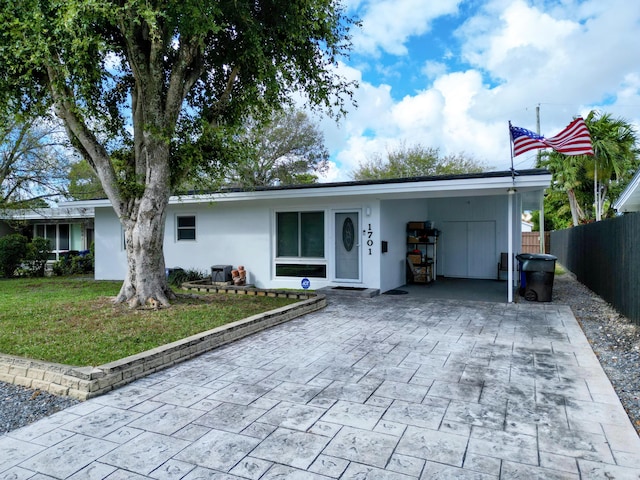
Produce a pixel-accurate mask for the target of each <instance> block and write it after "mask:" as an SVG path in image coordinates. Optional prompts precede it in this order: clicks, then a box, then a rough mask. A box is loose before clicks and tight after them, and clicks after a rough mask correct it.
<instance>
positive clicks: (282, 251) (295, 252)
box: [276, 212, 324, 258]
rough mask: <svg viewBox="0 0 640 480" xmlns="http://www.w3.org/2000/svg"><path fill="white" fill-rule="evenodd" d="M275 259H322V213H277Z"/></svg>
mask: <svg viewBox="0 0 640 480" xmlns="http://www.w3.org/2000/svg"><path fill="white" fill-rule="evenodd" d="M276 223H277V227H276V229H277V236H278V238H277V252H276V256H277V257H280V258H281V257H298V258H324V212H278V214H277V219H276Z"/></svg>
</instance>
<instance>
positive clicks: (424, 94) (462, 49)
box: [317, 0, 640, 182]
mask: <svg viewBox="0 0 640 480" xmlns="http://www.w3.org/2000/svg"><path fill="white" fill-rule="evenodd" d="M343 5H344V6H345V8H346V10H347V13H348V15H350V16H353V17H356V18H358V19H360V21H361V23H362V25H361V27H360V28H355V29H354V30H353V31H352V36H353V38H352V42H353V49H352V51H351V55H350V57H349V58H345V59H342V60H341V62H340V64H339V66H338V71H339V73H340V74H341V75H343V76H344V77H345V78H347V79H350V80H356V81H357V82H358V83H359V88H358V89H357V90H356V91H355V96H354V98H355V100H356V103H357V106H353V105H351V104H349V103H347V110H348V113H347V115H346V117H344V118H342V119H341V120H340V121H339V123H337V124H336V122H335V121H334V120H331V119H329V118H322V119H317V121H318V125H319V126H320V128H321V130H322V131H323V133H324V136H325V145H326V147H327V148H328V149H329V152H330V155H331V164H330V169H329V171H328V172H327V174H326V175H325V176H324V177H323V178H322V179H321V181H323V182H335V181H345V180H351V179H352V177H351V173H352V172H353V170H354V169H356V168H357V167H358V165H359V164H360V163H362V162H366V161H368V160H370V159H372V158H373V157H374V156H375V155H385V154H386V152H387V151H389V150H393V149H396V148H398V146H400V145H402V144H404V145H416V144H420V145H422V146H424V147H432V148H438V149H439V151H440V153H441V154H442V155H448V154H464V155H466V156H470V157H472V158H474V159H476V160H477V161H479V162H481V163H483V164H484V165H485V166H486V167H487V168H488V169H489V170H491V171H495V170H507V169H509V168H510V167H511V155H510V138H509V130H508V123H509V121H511V123H512V124H513V125H514V126H518V127H523V128H526V129H529V130H532V131H536V129H537V127H536V110H537V108H538V107H539V112H540V132H541V133H542V135H545V136H547V137H551V136H553V135H555V134H557V133H558V132H560V131H561V130H562V129H563V128H564V127H565V126H566V125H568V124H569V123H570V122H571V120H572V119H573V118H574V116H577V115H582V116H583V117H586V115H587V114H588V113H589V111H591V110H594V109H595V110H599V111H601V112H604V113H610V114H612V115H613V116H614V117H616V118H617V117H620V118H623V119H625V120H626V121H628V122H630V123H631V124H633V125H634V126H635V128H636V130H637V131H638V132H640V47H639V46H638V45H640V1H638V0H607V1H606V2H605V1H602V0H585V1H579V0H486V1H483V0H470V1H464V0H343ZM535 155H536V154H535V151H531V152H527V153H525V154H522V155H519V156H517V157H515V158H514V167H515V168H516V169H526V168H534V167H535Z"/></svg>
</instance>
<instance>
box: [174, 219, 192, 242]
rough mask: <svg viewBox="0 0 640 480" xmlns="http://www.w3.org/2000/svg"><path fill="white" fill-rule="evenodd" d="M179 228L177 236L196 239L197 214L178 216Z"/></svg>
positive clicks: (177, 223) (180, 238) (179, 238)
mask: <svg viewBox="0 0 640 480" xmlns="http://www.w3.org/2000/svg"><path fill="white" fill-rule="evenodd" d="M176 225H177V228H178V231H177V235H176V238H177V239H178V240H179V241H180V240H195V239H196V217H195V215H185V216H179V217H176Z"/></svg>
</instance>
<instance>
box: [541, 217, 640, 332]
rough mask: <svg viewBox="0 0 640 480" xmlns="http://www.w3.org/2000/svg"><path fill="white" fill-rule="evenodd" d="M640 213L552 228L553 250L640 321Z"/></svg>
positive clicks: (597, 290)
mask: <svg viewBox="0 0 640 480" xmlns="http://www.w3.org/2000/svg"><path fill="white" fill-rule="evenodd" d="M638 239H640V213H630V214H626V215H624V216H621V217H616V218H612V219H608V220H603V221H601V222H596V223H590V224H587V225H580V226H578V227H573V228H569V229H566V230H559V231H555V232H551V253H552V254H553V255H555V256H557V257H558V261H559V262H560V263H561V264H562V265H563V266H564V267H566V268H567V269H568V270H570V271H571V272H572V273H574V274H575V275H576V278H577V279H578V280H579V281H580V282H581V283H583V284H584V285H586V286H587V287H589V288H590V289H591V290H592V291H594V292H595V293H597V294H598V295H600V296H601V297H602V298H603V299H604V300H606V301H607V302H609V303H610V304H611V305H613V306H614V307H615V309H616V310H618V311H619V312H620V313H621V314H623V315H624V316H625V317H627V318H628V319H629V320H631V321H632V322H634V323H635V324H637V325H640V248H638Z"/></svg>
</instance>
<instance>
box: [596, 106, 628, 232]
mask: <svg viewBox="0 0 640 480" xmlns="http://www.w3.org/2000/svg"><path fill="white" fill-rule="evenodd" d="M585 123H586V124H587V127H588V128H589V133H590V134H591V142H592V143H593V151H594V155H593V156H592V157H587V159H586V160H585V167H586V168H587V172H588V176H591V175H590V174H591V172H593V183H594V186H593V188H594V197H595V198H594V204H595V217H596V221H600V220H601V219H602V214H603V209H604V204H605V201H606V199H607V193H608V190H609V186H610V184H611V183H612V182H618V181H620V180H622V179H624V177H625V173H627V171H628V170H629V166H630V165H633V167H635V166H636V164H637V153H638V152H637V150H636V148H635V143H636V136H635V131H634V129H633V127H632V126H631V125H630V124H629V123H627V122H626V121H625V120H623V119H621V118H612V117H611V115H610V114H608V113H605V114H600V113H598V112H596V111H593V110H592V111H591V112H590V113H589V115H588V116H587V118H586V120H585Z"/></svg>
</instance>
